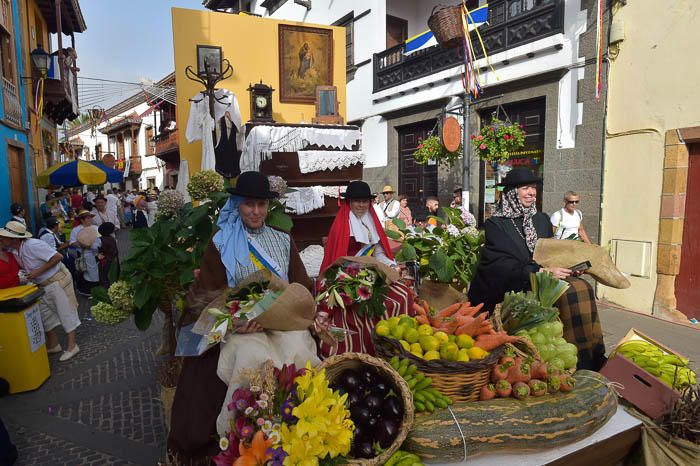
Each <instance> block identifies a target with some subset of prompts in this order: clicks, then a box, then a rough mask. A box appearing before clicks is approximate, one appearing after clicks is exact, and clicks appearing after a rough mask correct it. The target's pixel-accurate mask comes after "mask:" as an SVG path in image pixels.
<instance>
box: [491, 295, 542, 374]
mask: <svg viewBox="0 0 700 466" xmlns="http://www.w3.org/2000/svg"><path fill="white" fill-rule="evenodd" d="M491 323H492V324H493V328H495V329H496V330H498V331H500V330H503V321H502V320H501V304H496V307H495V308H494V309H493V314H491ZM508 346H510V347H513V348H514V349H515V353H516V354H518V355H519V356H523V357H531V358H532V359H535V360H537V361H541V360H542V356H540V352H539V350H538V349H537V346H535V344H534V343H533V342H532V340H530V339H529V338H520V340H518V342H517V343H508Z"/></svg>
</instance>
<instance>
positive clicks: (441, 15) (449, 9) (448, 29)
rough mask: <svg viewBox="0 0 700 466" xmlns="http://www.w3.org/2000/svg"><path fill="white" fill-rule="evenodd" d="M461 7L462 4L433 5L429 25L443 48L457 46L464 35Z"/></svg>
mask: <svg viewBox="0 0 700 466" xmlns="http://www.w3.org/2000/svg"><path fill="white" fill-rule="evenodd" d="M461 9H462V6H461V5H452V6H440V5H438V6H435V7H433V12H432V13H431V15H430V18H428V27H429V28H430V30H431V31H433V35H434V36H435V39H436V40H437V42H438V44H440V46H441V47H443V48H451V47H456V46H457V45H459V43H460V41H461V40H462V37H464V27H463V26H462V11H461Z"/></svg>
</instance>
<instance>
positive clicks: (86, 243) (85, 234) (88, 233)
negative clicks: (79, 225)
mask: <svg viewBox="0 0 700 466" xmlns="http://www.w3.org/2000/svg"><path fill="white" fill-rule="evenodd" d="M97 236H98V231H97V227H96V226H94V225H92V226H89V227H86V228H83V229H82V230H80V232H79V233H78V237H77V240H78V244H79V245H80V246H82V247H84V248H89V247H90V246H92V243H94V242H95V240H96V239H97Z"/></svg>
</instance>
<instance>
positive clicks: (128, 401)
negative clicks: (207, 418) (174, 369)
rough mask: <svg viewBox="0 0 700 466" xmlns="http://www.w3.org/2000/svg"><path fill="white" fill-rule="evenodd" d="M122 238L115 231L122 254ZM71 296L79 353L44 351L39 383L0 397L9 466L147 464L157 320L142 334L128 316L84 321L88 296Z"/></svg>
mask: <svg viewBox="0 0 700 466" xmlns="http://www.w3.org/2000/svg"><path fill="white" fill-rule="evenodd" d="M127 242H128V238H127V235H126V232H124V233H123V234H120V235H119V243H120V251H121V252H122V255H124V252H126V251H127V250H128V244H127ZM79 298H80V301H81V305H80V316H81V320H82V325H81V326H80V327H79V328H78V331H77V339H78V344H79V345H80V353H78V355H77V356H76V357H75V358H73V359H71V360H70V361H67V362H59V361H58V358H59V354H54V355H50V356H49V361H50V365H51V377H50V378H49V379H48V380H47V381H46V383H44V385H42V386H41V387H40V388H39V389H38V390H35V391H34V392H29V393H23V394H18V395H11V396H8V397H5V398H2V399H0V417H2V419H3V421H4V422H5V424H6V425H7V428H8V431H9V432H10V436H11V439H12V441H13V442H14V443H15V444H16V446H17V448H18V450H19V460H18V462H17V464H18V465H24V466H29V465H57V464H66V465H132V464H134V465H154V464H156V463H157V461H158V458H159V457H160V455H161V451H162V449H163V446H164V444H165V436H166V433H165V426H164V422H163V411H162V408H161V404H160V400H159V384H158V378H157V369H156V368H157V356H155V352H156V351H157V349H158V346H159V343H160V339H159V335H160V328H161V327H160V323H161V321H160V320H159V319H158V320H154V324H153V325H152V326H151V328H150V329H149V330H148V331H146V332H141V331H139V330H138V329H136V327H135V326H134V323H133V321H132V320H128V321H126V322H123V323H122V324H120V325H117V326H114V327H110V326H105V325H101V324H98V323H96V322H95V321H94V320H89V304H88V300H87V299H86V298H84V297H79ZM62 340H63V342H64V344H65V339H64V336H62Z"/></svg>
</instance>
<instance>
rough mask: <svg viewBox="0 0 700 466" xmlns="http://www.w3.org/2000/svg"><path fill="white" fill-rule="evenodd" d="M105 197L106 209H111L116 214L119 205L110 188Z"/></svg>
mask: <svg viewBox="0 0 700 466" xmlns="http://www.w3.org/2000/svg"><path fill="white" fill-rule="evenodd" d="M105 199H107V210H110V211H113V212H114V213H115V214H116V213H117V210H118V207H119V198H118V197H117V196H116V195H115V194H114V193H113V192H112V190H111V189H108V190H107V195H106V196H105Z"/></svg>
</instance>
